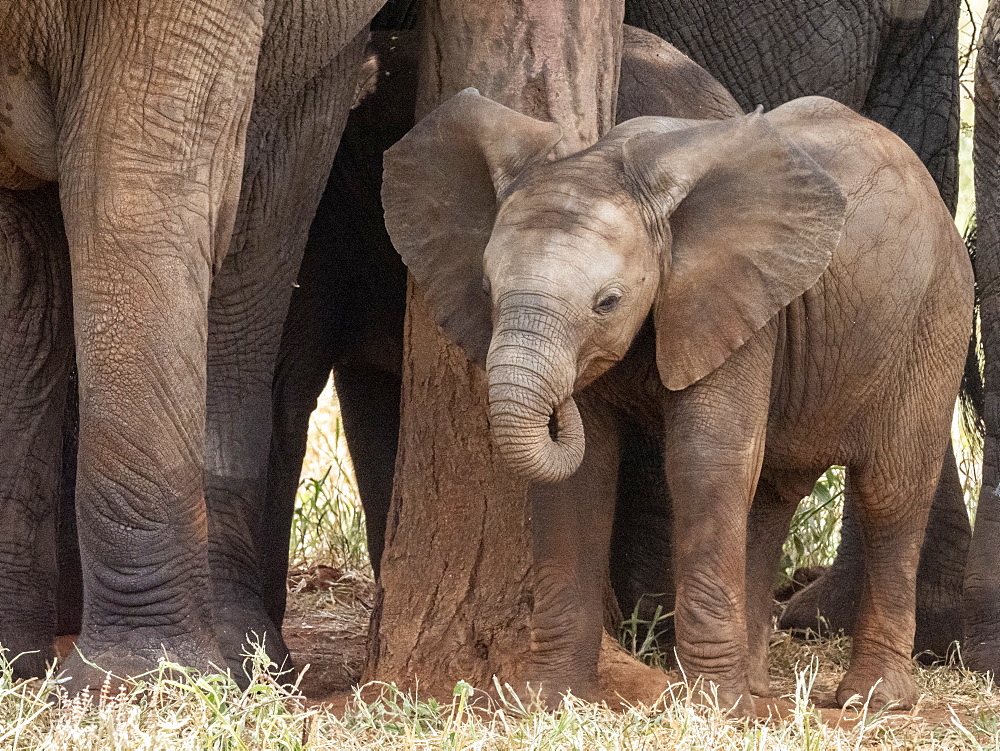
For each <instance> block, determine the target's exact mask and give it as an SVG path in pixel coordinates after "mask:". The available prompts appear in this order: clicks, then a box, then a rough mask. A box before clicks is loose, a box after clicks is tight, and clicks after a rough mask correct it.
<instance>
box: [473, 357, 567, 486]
mask: <svg viewBox="0 0 1000 751" xmlns="http://www.w3.org/2000/svg"><path fill="white" fill-rule="evenodd" d="M545 402H546V400H543V399H540V398H539V396H538V395H537V394H536V393H535V392H534V391H533V390H532V389H529V388H523V387H518V386H517V385H516V384H512V383H511V382H510V381H509V380H508V379H504V378H501V377H500V376H499V372H498V370H497V369H495V368H491V369H490V429H491V432H492V434H493V442H494V443H495V444H496V447H497V449H498V450H499V451H500V453H501V454H502V455H503V457H504V459H505V460H506V461H507V463H508V464H509V465H510V467H511V469H513V470H514V471H515V472H517V473H518V474H519V475H521V476H522V477H525V478H527V479H529V480H532V481H535V482H560V481H561V480H565V479H566V478H567V477H569V476H570V475H572V474H573V473H574V472H576V470H577V468H578V467H579V466H580V462H581V461H583V451H584V436H583V421H582V420H581V419H580V410H579V409H578V408H577V406H576V402H575V401H574V400H573V397H572V396H568V397H566V398H565V399H563V400H562V401H558V402H556V403H555V406H550V405H551V402H550V403H545Z"/></svg>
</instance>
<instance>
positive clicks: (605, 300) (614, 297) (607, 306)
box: [594, 292, 622, 316]
mask: <svg viewBox="0 0 1000 751" xmlns="http://www.w3.org/2000/svg"><path fill="white" fill-rule="evenodd" d="M621 299H622V296H621V295H619V294H618V293H617V292H612V293H611V294H608V295H605V296H604V297H602V298H601V299H600V301H599V302H598V303H597V305H595V306H594V312H595V313H597V314H598V315H602V316H604V315H607V314H608V313H611V312H613V311H614V309H615V308H617V307H618V303H620V302H621Z"/></svg>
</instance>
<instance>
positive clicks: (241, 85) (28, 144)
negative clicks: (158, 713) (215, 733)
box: [0, 0, 380, 690]
mask: <svg viewBox="0 0 1000 751" xmlns="http://www.w3.org/2000/svg"><path fill="white" fill-rule="evenodd" d="M379 4H380V3H379V2H378V0H339V2H337V3H336V4H329V3H326V2H313V0H273V1H269V2H264V1H263V0H253V1H251V2H241V3H227V2H216V1H215V0H198V2H191V1H190V0H175V1H168V2H155V3H154V2H147V1H146V0H140V1H139V2H137V3H131V4H125V5H123V4H120V3H107V2H102V3H98V4H97V5H95V4H94V3H78V2H67V1H65V0H29V2H27V3H25V2H23V0H17V1H16V2H14V1H13V0H4V2H0V40H3V44H2V45H0V228H2V234H0V238H2V247H3V253H2V255H0V264H2V269H0V292H2V294H0V383H2V384H3V387H2V388H0V445H3V446H4V455H3V457H2V461H0V585H2V587H3V595H4V596H3V599H2V602H0V642H2V643H3V644H4V646H5V647H6V648H7V649H9V650H10V651H11V652H13V653H15V654H16V653H19V652H23V651H34V652H35V654H34V655H31V656H26V657H24V658H22V659H20V660H19V661H18V663H17V666H16V670H17V672H18V674H19V675H39V674H41V673H42V672H43V671H44V663H45V661H46V660H47V659H48V658H49V657H50V656H51V644H52V635H53V631H54V626H55V612H54V607H55V602H54V596H55V588H56V581H55V580H56V570H55V569H56V553H55V544H54V535H55V517H56V511H55V509H56V496H57V494H58V493H59V491H60V489H59V475H60V462H59V461H58V457H59V455H60V442H61V429H62V425H63V415H64V412H65V410H66V397H67V378H68V369H69V362H70V360H71V358H72V351H73V346H72V345H73V342H74V339H75V348H76V356H77V361H78V365H79V384H80V404H79V415H80V428H79V465H78V470H79V471H78V478H77V482H76V500H77V519H78V525H79V535H80V548H81V554H82V580H83V585H84V594H85V596H84V598H83V614H82V629H81V635H80V639H79V641H78V646H79V648H80V650H81V651H82V655H83V658H85V659H86V660H90V661H94V662H96V663H97V665H99V666H100V668H103V669H109V670H112V671H113V672H115V673H116V674H117V675H120V676H128V675H135V674H137V673H141V672H145V671H146V670H147V669H149V668H151V667H153V666H155V664H156V661H157V659H158V658H159V657H160V656H162V655H163V654H164V652H165V653H166V654H167V655H168V656H170V657H171V658H173V659H175V660H177V661H178V662H180V663H182V664H186V665H192V666H195V667H198V668H207V667H209V665H210V664H215V665H219V666H226V665H228V666H230V667H232V668H234V670H236V671H237V673H238V674H240V675H242V671H241V669H240V666H241V663H242V659H241V652H242V651H243V650H244V644H245V642H246V633H247V631H248V630H253V631H255V632H256V633H257V634H258V635H259V636H260V637H261V638H264V639H265V640H266V645H267V648H268V651H269V653H270V654H271V656H272V658H273V659H274V660H275V661H276V662H278V663H281V662H282V661H283V660H284V659H285V658H286V657H287V651H286V650H285V647H284V644H283V643H282V642H281V637H280V633H279V631H278V630H277V629H276V628H275V627H274V625H273V624H272V623H271V621H270V619H269V618H268V615H267V613H266V610H265V607H264V604H263V601H262V583H261V581H260V574H259V567H258V565H257V563H258V558H257V552H256V542H255V540H254V536H255V532H256V530H257V528H258V525H259V514H260V509H261V507H262V503H263V496H264V492H265V485H266V470H265V467H266V456H267V450H268V439H269V433H270V431H269V429H267V430H260V431H258V430H249V429H248V426H249V425H254V426H257V427H260V426H261V425H263V427H264V428H268V427H269V426H268V425H267V421H266V419H265V421H264V423H263V424H262V423H261V414H265V415H267V414H269V413H270V409H269V407H270V399H271V384H272V376H273V363H274V360H275V358H276V355H277V348H278V342H279V340H280V334H281V326H282V322H283V319H284V312H285V309H286V307H287V304H288V299H289V297H290V294H291V289H292V283H293V281H294V278H295V273H296V271H297V268H298V265H299V258H300V254H301V249H302V247H303V246H304V243H305V235H306V231H307V227H308V222H309V220H310V219H311V217H312V215H313V212H314V210H315V207H316V205H317V203H318V201H319V198H320V194H321V192H322V186H323V180H324V179H325V176H326V174H327V173H328V170H329V167H330V164H331V162H332V159H333V155H334V152H335V150H336V146H337V139H338V137H339V134H340V131H341V129H342V127H343V122H344V119H345V118H346V116H347V111H348V108H349V105H350V102H351V100H352V98H353V95H354V88H355V80H356V75H357V69H358V66H359V64H360V56H361V52H362V43H363V30H364V27H365V25H366V24H367V23H368V21H369V20H370V18H371V16H372V15H374V13H375V11H376V10H377V8H378V5H379ZM98 6H99V7H98ZM56 183H58V186H57V185H56ZM70 274H72V283H71V282H70ZM71 303H72V304H71ZM64 672H65V674H66V675H67V676H68V677H69V678H70V680H69V682H68V683H67V686H68V687H69V688H70V690H77V689H79V688H80V687H82V686H84V685H87V684H92V683H95V682H100V680H102V679H103V675H102V674H101V673H100V672H99V670H95V669H94V668H92V667H90V666H89V665H87V664H85V662H84V659H82V658H81V657H80V656H79V655H73V656H71V657H70V658H69V660H68V661H67V663H66V665H65V667H64Z"/></svg>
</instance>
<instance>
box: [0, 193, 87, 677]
mask: <svg viewBox="0 0 1000 751" xmlns="http://www.w3.org/2000/svg"><path fill="white" fill-rule="evenodd" d="M68 259H69V254H68V251H67V248H66V239H65V236H64V234H63V231H62V224H61V221H60V216H59V205H58V198H57V196H56V189H55V186H54V185H49V186H46V187H43V188H39V189H37V190H34V191H31V192H14V191H8V190H0V446H3V447H4V461H3V462H2V463H0V592H2V596H0V647H2V648H3V649H4V650H6V657H7V659H14V658H16V660H15V661H14V674H15V675H16V676H17V677H21V678H28V677H39V676H42V675H44V674H45V668H46V663H47V662H49V661H50V660H51V659H52V656H53V655H52V638H53V635H54V629H55V625H56V623H55V616H56V611H55V606H56V602H55V595H56V577H57V574H56V547H55V544H56V537H55V535H56V498H57V495H58V489H59V473H60V461H59V458H60V443H61V440H62V435H61V427H62V418H63V402H64V401H65V394H66V379H67V372H68V367H69V359H70V352H71V351H72V321H71V310H70V289H69V262H68Z"/></svg>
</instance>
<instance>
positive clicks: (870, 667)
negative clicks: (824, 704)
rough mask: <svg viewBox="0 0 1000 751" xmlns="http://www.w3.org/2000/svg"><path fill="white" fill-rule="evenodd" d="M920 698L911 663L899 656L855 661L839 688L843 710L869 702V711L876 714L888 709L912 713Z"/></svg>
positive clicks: (839, 699)
mask: <svg viewBox="0 0 1000 751" xmlns="http://www.w3.org/2000/svg"><path fill="white" fill-rule="evenodd" d="M919 697H920V694H919V693H918V692H917V684H916V683H915V682H914V680H913V675H912V671H911V668H910V662H909V660H904V659H901V658H899V657H898V656H897V657H896V658H895V659H885V660H874V659H872V660H860V659H855V660H854V661H853V662H852V663H851V667H850V668H849V669H848V671H847V675H845V676H844V679H843V680H842V681H841V682H840V686H838V687H837V703H838V704H840V705H841V706H846V705H847V704H851V703H857V704H863V703H864V702H866V701H867V702H868V707H869V708H870V709H871V710H873V711H876V712H877V711H879V710H881V709H885V708H886V707H889V708H891V709H896V710H904V709H910V708H912V707H913V705H914V704H916V703H917V699H918V698H919Z"/></svg>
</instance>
